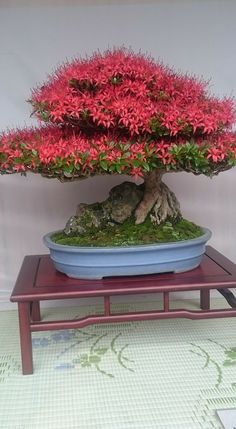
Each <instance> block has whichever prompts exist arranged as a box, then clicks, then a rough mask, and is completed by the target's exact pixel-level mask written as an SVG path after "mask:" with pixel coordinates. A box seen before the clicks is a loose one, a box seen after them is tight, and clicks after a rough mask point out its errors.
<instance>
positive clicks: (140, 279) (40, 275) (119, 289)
mask: <svg viewBox="0 0 236 429" xmlns="http://www.w3.org/2000/svg"><path fill="white" fill-rule="evenodd" d="M203 287H208V288H211V289H217V288H221V287H236V265H235V264H234V263H233V262H231V261H230V260H229V259H227V258H225V257H224V256H223V255H222V254H221V253H219V252H218V251H216V250H215V249H214V248H212V247H211V246H207V247H206V252H205V255H204V257H203V260H202V263H201V265H200V266H199V267H198V268H195V269H194V270H191V271H188V272H185V273H179V274H173V273H165V274H152V275H143V276H142V275H141V276H126V277H107V278H104V279H101V280H83V279H72V278H69V277H67V276H66V275H65V274H62V273H60V272H58V271H57V270H56V269H55V267H54V265H53V263H52V261H51V259H50V256H49V255H29V256H25V258H24V261H23V264H22V267H21V270H20V273H19V275H18V279H17V281H16V285H15V288H14V290H13V292H12V296H11V301H26V300H39V299H40V300H46V299H64V298H73V297H88V296H104V295H120V294H131V293H134V294H136V293H152V292H158V291H159V292H164V291H181V290H196V289H200V288H203Z"/></svg>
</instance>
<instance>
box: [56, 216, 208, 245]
mask: <svg viewBox="0 0 236 429" xmlns="http://www.w3.org/2000/svg"><path fill="white" fill-rule="evenodd" d="M202 234H203V231H202V229H201V228H200V227H199V226H197V225H195V224H194V223H192V222H190V221H188V220H186V219H179V220H178V221H177V222H175V223H171V222H165V223H162V224H161V225H159V226H155V225H153V224H152V223H151V221H150V219H149V218H148V219H146V221H145V222H144V223H142V224H141V225H135V224H134V219H132V218H130V219H128V220H127V221H126V222H124V223H123V224H122V225H116V224H115V225H114V226H106V227H104V228H101V229H96V228H93V229H91V230H90V231H89V232H86V233H84V234H81V235H79V236H78V235H77V236H70V237H68V236H67V235H65V234H64V232H63V231H61V232H58V233H56V234H54V235H53V236H52V241H54V242H55V243H58V244H65V245H69V246H89V247H109V246H132V245H136V244H153V243H160V244H161V243H166V242H173V241H181V240H188V239H191V238H196V237H200V236H201V235H202Z"/></svg>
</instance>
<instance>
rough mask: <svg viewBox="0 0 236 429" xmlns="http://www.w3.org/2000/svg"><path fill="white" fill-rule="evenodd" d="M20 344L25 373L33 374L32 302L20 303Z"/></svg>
mask: <svg viewBox="0 0 236 429" xmlns="http://www.w3.org/2000/svg"><path fill="white" fill-rule="evenodd" d="M18 315H19V327H20V344H21V359H22V372H23V374H33V355H32V339H31V330H30V302H19V303H18Z"/></svg>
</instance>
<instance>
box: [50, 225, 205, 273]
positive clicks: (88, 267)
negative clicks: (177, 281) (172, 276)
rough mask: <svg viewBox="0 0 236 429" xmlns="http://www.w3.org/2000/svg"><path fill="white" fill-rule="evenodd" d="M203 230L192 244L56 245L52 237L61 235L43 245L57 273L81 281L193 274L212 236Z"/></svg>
mask: <svg viewBox="0 0 236 429" xmlns="http://www.w3.org/2000/svg"><path fill="white" fill-rule="evenodd" d="M202 230H203V235H202V236H200V237H197V238H193V239H190V240H184V241H177V242H176V241H175V242H170V243H162V244H148V245H135V246H126V247H121V246H116V247H79V246H78V247H77V246H67V245H63V244H57V243H54V242H53V241H52V240H51V236H52V235H53V234H55V233H56V232H58V231H54V232H50V233H48V234H46V235H45V236H44V237H43V241H44V244H45V245H46V246H47V247H48V248H49V250H50V256H51V259H52V261H53V263H54V265H55V268H56V269H57V270H58V271H60V272H62V273H65V274H66V275H67V276H68V277H73V278H78V279H80V278H81V279H101V278H103V277H110V276H130V275H144V274H157V273H166V272H174V273H181V272H184V271H189V270H192V269H194V268H196V267H197V266H198V265H199V264H200V263H201V260H202V256H203V254H204V252H205V245H206V242H207V241H208V240H209V239H210V238H211V235H212V234H211V231H210V230H209V229H207V228H202Z"/></svg>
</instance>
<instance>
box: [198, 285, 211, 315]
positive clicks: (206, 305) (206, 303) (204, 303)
mask: <svg viewBox="0 0 236 429" xmlns="http://www.w3.org/2000/svg"><path fill="white" fill-rule="evenodd" d="M200 308H201V309H202V310H209V309H210V289H201V290H200Z"/></svg>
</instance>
